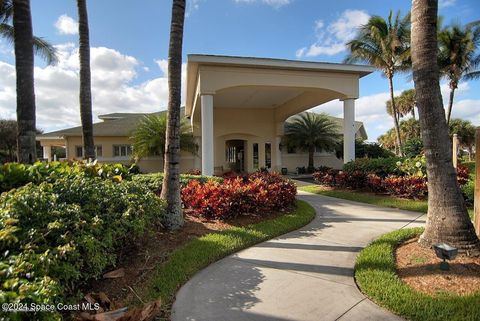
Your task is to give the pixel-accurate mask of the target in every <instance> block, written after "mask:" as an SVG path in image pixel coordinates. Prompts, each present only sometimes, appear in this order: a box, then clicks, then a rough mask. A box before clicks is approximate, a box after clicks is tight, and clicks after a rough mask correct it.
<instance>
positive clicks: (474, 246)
mask: <svg viewBox="0 0 480 321" xmlns="http://www.w3.org/2000/svg"><path fill="white" fill-rule="evenodd" d="M437 10H438V3H437V1H436V0H413V3H412V16H411V19H412V33H411V34H412V64H413V80H414V83H415V91H416V93H417V108H418V114H419V119H420V128H421V131H422V140H423V145H424V150H425V156H426V160H427V177H428V213H427V223H426V227H425V231H424V232H423V234H422V236H421V237H420V240H419V242H420V243H421V244H422V245H425V246H431V245H433V244H435V243H438V242H445V243H448V244H450V245H452V246H454V247H457V248H459V250H460V251H463V252H465V251H467V252H468V251H470V253H478V251H479V249H480V241H479V240H478V238H477V236H476V235H475V230H474V228H473V224H472V222H471V221H470V218H469V217H468V214H467V208H466V206H465V202H464V200H463V197H462V193H461V192H460V188H459V186H458V184H457V179H456V173H455V170H454V168H453V164H452V154H451V152H450V146H451V145H450V144H449V142H450V139H449V136H448V127H447V122H446V121H445V111H444V109H443V104H442V96H441V93H440V84H439V70H438V65H437V29H436V25H437Z"/></svg>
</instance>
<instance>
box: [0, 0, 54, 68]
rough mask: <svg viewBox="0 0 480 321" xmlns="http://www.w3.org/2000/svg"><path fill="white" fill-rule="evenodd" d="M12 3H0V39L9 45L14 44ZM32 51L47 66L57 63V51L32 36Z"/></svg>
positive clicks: (47, 43) (10, 0)
mask: <svg viewBox="0 0 480 321" xmlns="http://www.w3.org/2000/svg"><path fill="white" fill-rule="evenodd" d="M12 19H13V2H12V0H1V1H0V37H2V38H4V39H5V40H7V41H8V42H10V43H14V40H15V32H14V28H13V25H12ZM33 50H34V52H35V54H37V55H38V56H40V57H42V58H43V59H44V60H45V62H46V63H47V64H48V65H54V64H56V63H57V62H58V57H57V50H56V49H55V47H54V46H53V45H52V44H50V43H49V42H47V41H46V40H45V39H43V38H40V37H35V36H33Z"/></svg>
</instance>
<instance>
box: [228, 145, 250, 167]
mask: <svg viewBox="0 0 480 321" xmlns="http://www.w3.org/2000/svg"><path fill="white" fill-rule="evenodd" d="M246 145H247V141H246V140H240V139H232V140H227V141H225V161H226V162H227V163H228V166H229V168H230V170H231V171H234V172H237V173H242V172H245V146H246Z"/></svg>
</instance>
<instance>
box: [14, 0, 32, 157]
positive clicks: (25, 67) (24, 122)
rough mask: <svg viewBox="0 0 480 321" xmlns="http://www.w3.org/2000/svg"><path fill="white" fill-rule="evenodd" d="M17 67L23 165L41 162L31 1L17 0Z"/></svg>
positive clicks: (18, 133)
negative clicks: (38, 158) (37, 143)
mask: <svg viewBox="0 0 480 321" xmlns="http://www.w3.org/2000/svg"><path fill="white" fill-rule="evenodd" d="M13 28H14V30H15V40H14V44H15V68H16V73H17V124H18V131H17V158H18V162H20V163H33V162H34V161H35V160H36V159H37V152H36V141H35V137H36V133H37V130H36V128H35V127H36V126H35V122H36V120H35V88H34V79H33V66H34V65H33V64H34V61H33V31H32V16H31V13H30V1H29V0H14V1H13Z"/></svg>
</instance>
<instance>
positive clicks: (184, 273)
mask: <svg viewBox="0 0 480 321" xmlns="http://www.w3.org/2000/svg"><path fill="white" fill-rule="evenodd" d="M314 217H315V210H314V209H313V207H311V206H310V205H309V204H308V203H306V202H303V201H297V203H296V209H295V210H294V211H292V212H291V213H287V214H284V215H281V216H279V217H276V218H274V219H270V220H265V221H262V222H260V223H256V224H251V225H248V226H244V227H233V228H230V229H228V230H225V231H222V232H218V233H210V234H206V235H204V236H201V237H199V238H196V239H194V240H192V241H190V242H188V243H187V244H185V245H184V246H183V247H181V248H179V249H177V250H176V251H175V252H173V253H172V255H171V256H170V258H169V259H168V261H167V262H166V263H165V264H163V265H161V266H160V267H158V270H157V271H156V274H155V276H154V277H153V279H152V282H151V284H150V286H149V288H148V289H147V291H146V292H147V293H146V295H145V296H146V299H147V300H152V299H153V300H154V299H158V298H160V299H161V300H162V306H163V307H164V308H166V309H168V307H169V306H170V305H171V304H172V303H173V299H174V296H175V293H176V292H177V290H178V289H179V288H180V286H182V285H183V284H184V283H185V282H187V281H188V279H190V278H191V277H192V276H193V275H194V274H195V273H196V272H198V271H199V270H201V269H203V268H205V267H206V266H208V265H209V264H211V263H213V262H215V261H218V260H219V259H221V258H223V257H225V256H228V255H230V254H232V253H235V252H237V251H239V250H241V249H244V248H247V247H249V246H252V245H254V244H257V243H259V242H262V241H265V240H268V239H271V238H273V237H275V236H278V235H282V234H285V233H287V232H290V231H293V230H296V229H298V228H300V227H302V226H304V225H306V224H307V223H309V222H310V221H311V220H312V219H313V218H314ZM145 301H146V300H145Z"/></svg>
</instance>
